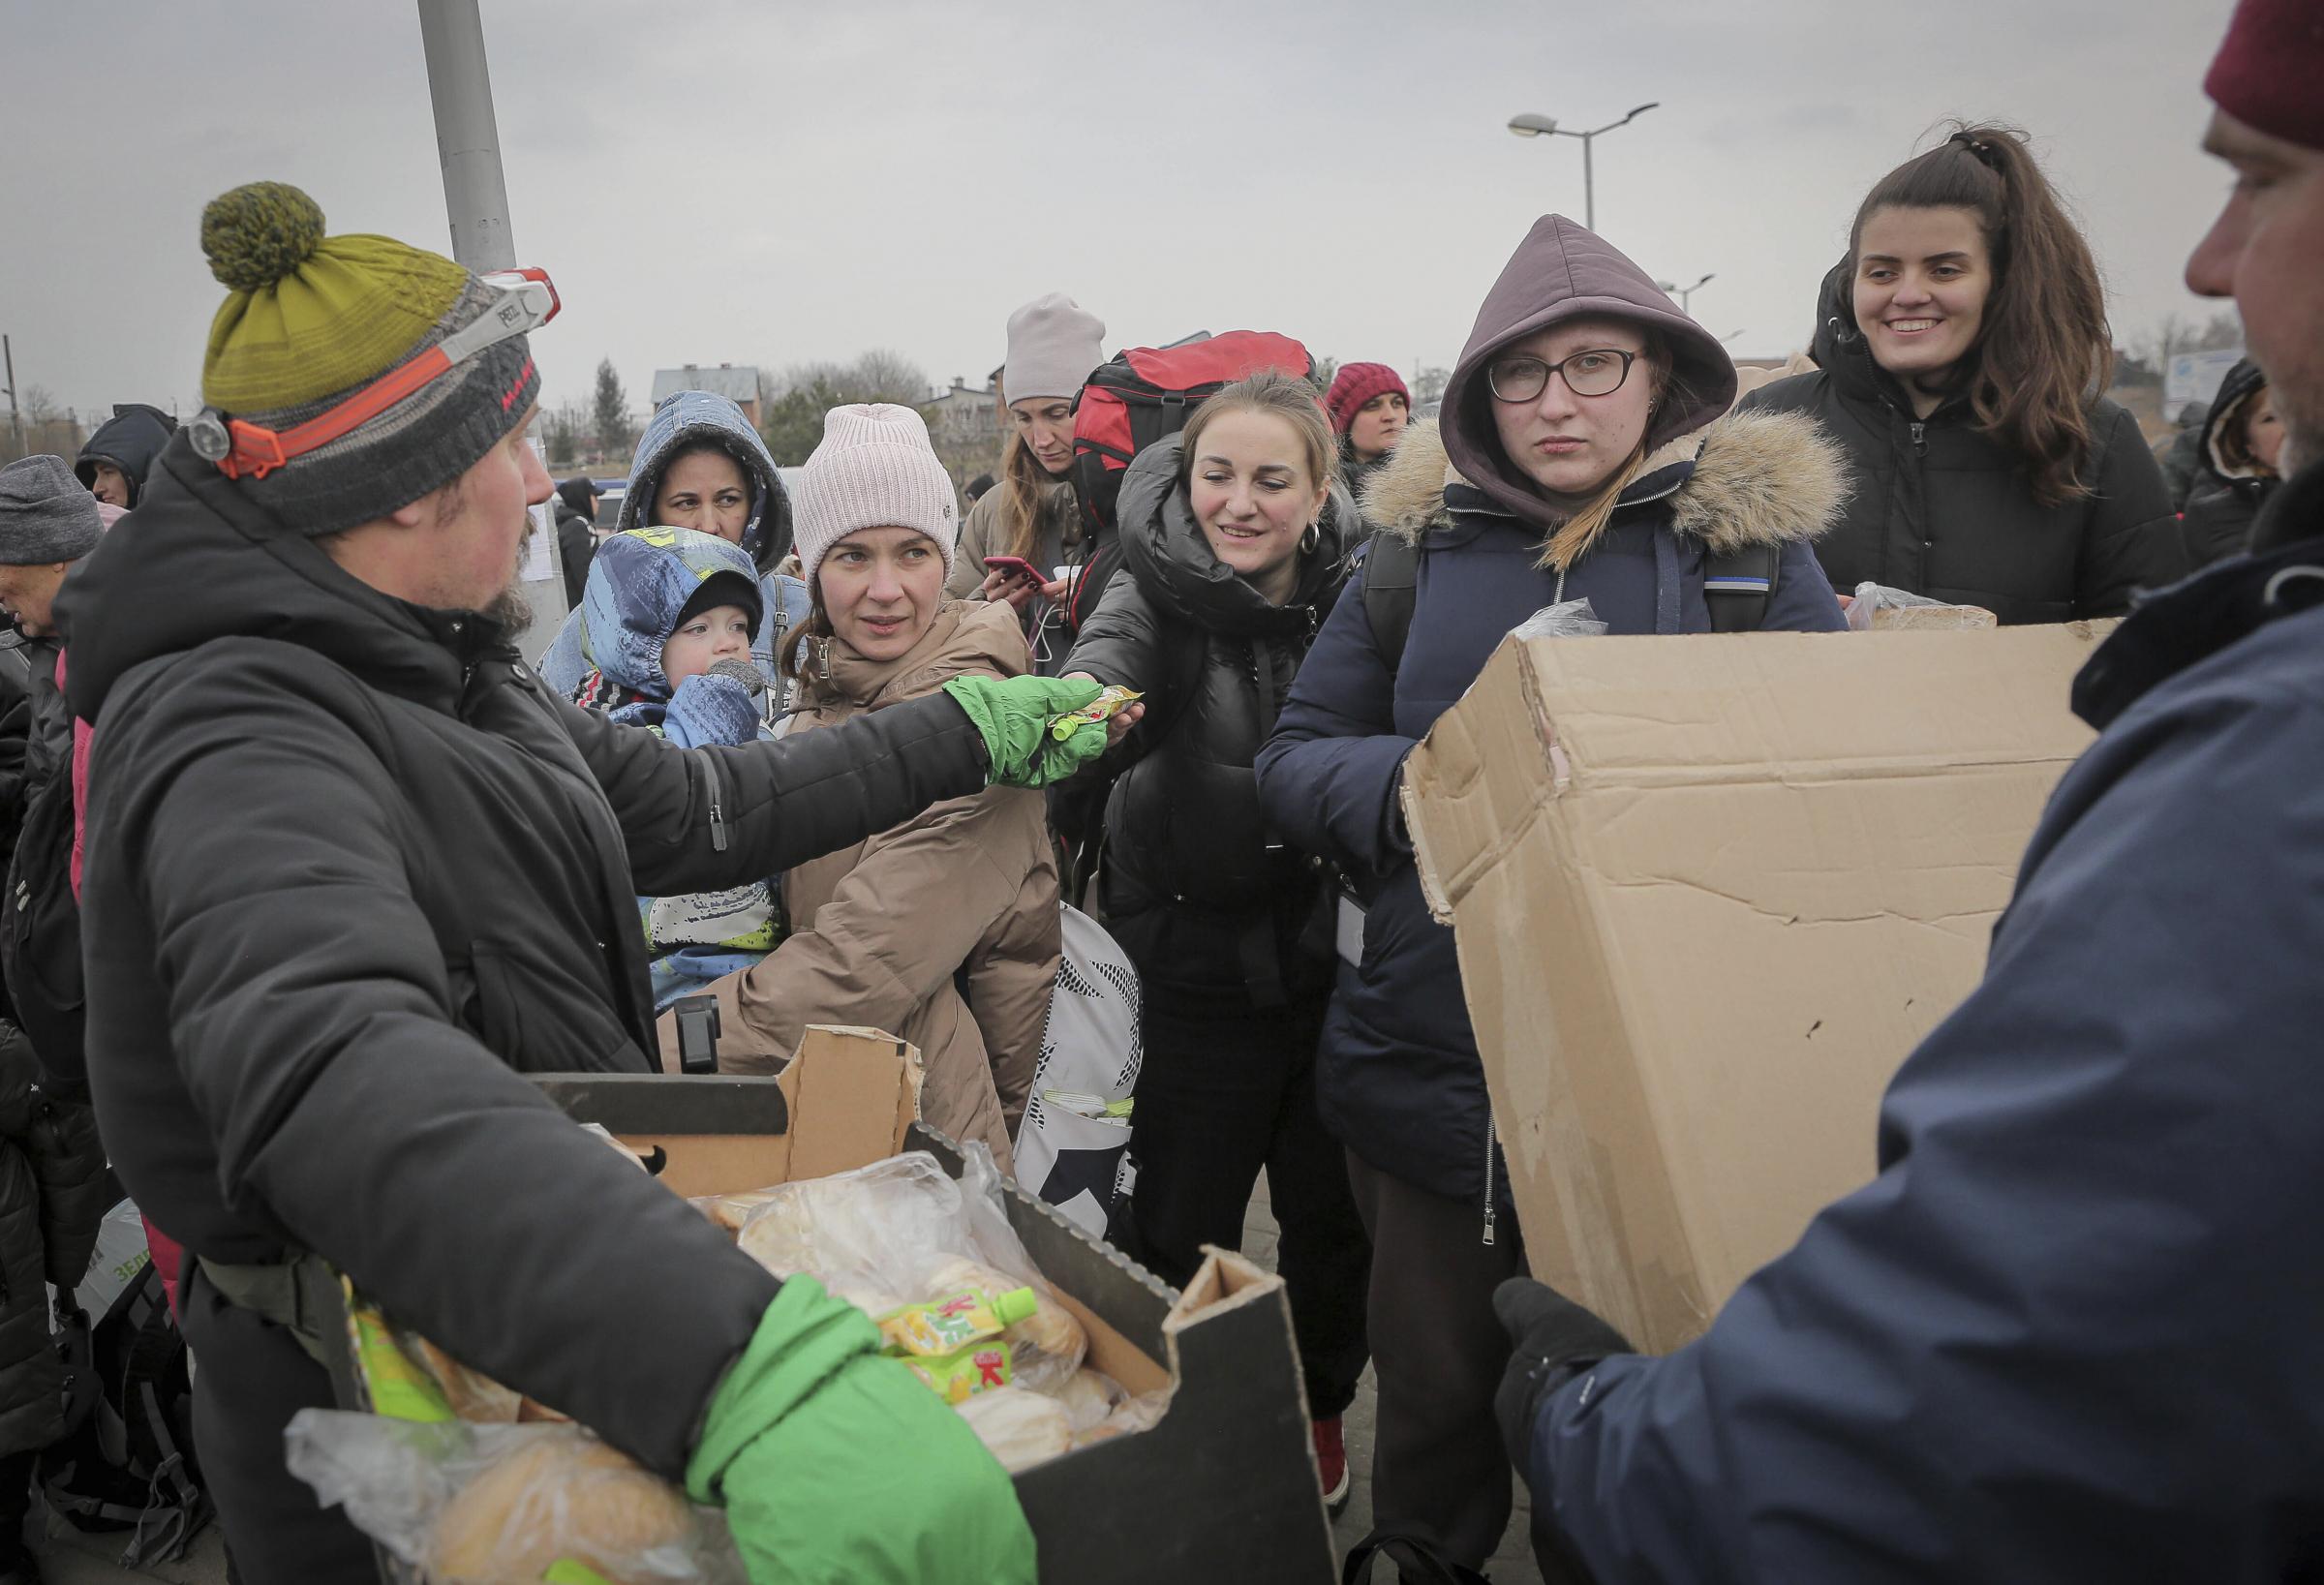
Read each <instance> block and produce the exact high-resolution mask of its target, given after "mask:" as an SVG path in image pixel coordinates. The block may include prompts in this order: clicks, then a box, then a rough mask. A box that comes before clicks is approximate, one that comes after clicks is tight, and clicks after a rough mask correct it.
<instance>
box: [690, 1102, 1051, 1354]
mask: <svg viewBox="0 0 2324 1585" xmlns="http://www.w3.org/2000/svg"><path fill="white" fill-rule="evenodd" d="M963 1157H964V1159H965V1162H966V1166H965V1169H964V1171H963V1174H962V1176H961V1179H960V1181H959V1182H957V1183H956V1182H955V1181H953V1179H952V1177H951V1176H950V1174H947V1173H946V1172H945V1171H944V1169H943V1168H942V1167H940V1166H938V1165H937V1163H936V1159H935V1157H933V1156H932V1155H930V1154H929V1153H928V1152H927V1151H925V1150H913V1151H907V1152H906V1153H904V1154H903V1155H901V1156H894V1157H891V1158H889V1159H888V1160H886V1161H880V1162H874V1163H873V1164H872V1165H871V1166H869V1167H863V1168H858V1169H857V1170H856V1171H854V1172H852V1173H840V1174H834V1175H832V1176H830V1177H819V1178H808V1179H804V1180H802V1181H800V1182H797V1183H786V1184H782V1185H780V1187H778V1188H775V1189H772V1190H769V1191H768V1192H767V1199H766V1202H765V1204H761V1205H760V1206H759V1207H758V1208H757V1209H756V1210H754V1211H752V1212H751V1213H750V1215H749V1217H748V1218H747V1219H746V1220H745V1221H744V1223H743V1230H742V1233H741V1234H740V1235H739V1237H738V1238H737V1240H736V1241H737V1242H738V1243H739V1244H740V1246H741V1247H742V1249H743V1252H744V1253H745V1254H747V1255H749V1256H750V1257H751V1258H752V1259H754V1260H756V1261H757V1262H758V1263H759V1264H760V1265H764V1266H766V1267H767V1268H768V1269H769V1270H771V1271H773V1272H774V1273H775V1274H776V1275H777V1276H789V1275H791V1274H793V1273H794V1272H801V1271H804V1272H807V1273H809V1274H810V1275H811V1276H814V1277H815V1278H817V1279H819V1280H820V1281H821V1282H822V1284H823V1285H824V1287H826V1288H827V1289H829V1290H830V1291H831V1292H832V1293H834V1294H836V1295H839V1296H840V1297H841V1298H844V1299H846V1300H847V1301H848V1302H850V1303H852V1304H854V1305H855V1306H856V1307H857V1308H859V1309H861V1310H863V1311H864V1312H865V1313H867V1314H868V1315H871V1317H872V1318H873V1319H875V1320H876V1319H878V1318H879V1317H881V1316H885V1315H888V1314H891V1313H893V1312H894V1311H896V1310H899V1309H902V1307H904V1306H906V1305H910V1304H918V1303H924V1302H928V1301H931V1300H936V1299H942V1298H946V1297H949V1296H951V1295H956V1294H959V1293H962V1292H964V1291H976V1292H980V1293H984V1294H989V1295H999V1294H1001V1293H1005V1292H1008V1291H1010V1290H1013V1289H1017V1288H1028V1287H1029V1288H1031V1289H1032V1290H1033V1292H1034V1294H1035V1295H1036V1297H1037V1298H1038V1300H1039V1303H1038V1304H1037V1305H1036V1307H1035V1309H1034V1311H1033V1313H1032V1314H1031V1315H1030V1316H1028V1317H1026V1318H1024V1320H1022V1321H1019V1322H1016V1323H1015V1324H1013V1325H1011V1326H1009V1327H1008V1328H1007V1329H1006V1330H1005V1331H1004V1332H1003V1333H1002V1337H1003V1339H1004V1340H1005V1341H1006V1342H1007V1343H1008V1345H1009V1348H1010V1352H1011V1355H1012V1357H1013V1361H1014V1365H1013V1371H1012V1376H1011V1379H1012V1380H1014V1381H1015V1382H1016V1383H1017V1384H1018V1385H1019V1386H1021V1387H1029V1388H1031V1389H1032V1390H1034V1391H1037V1392H1055V1391H1059V1390H1061V1389H1062V1388H1063V1387H1064V1386H1065V1384H1066V1382H1067V1381H1069V1380H1070V1379H1071V1378H1072V1376H1073V1373H1074V1371H1075V1370H1076V1369H1078V1368H1079V1367H1080V1365H1081V1362H1082V1356H1083V1355H1084V1354H1086V1352H1087V1349H1088V1338H1087V1336H1086V1334H1085V1333H1084V1332H1083V1330H1082V1326H1081V1323H1080V1322H1079V1321H1077V1320H1075V1319H1074V1317H1073V1315H1072V1313H1071V1312H1070V1311H1068V1310H1067V1309H1066V1308H1065V1307H1064V1306H1063V1305H1062V1304H1060V1303H1059V1302H1058V1301H1057V1295H1056V1290H1055V1289H1054V1288H1052V1287H1051V1286H1050V1285H1049V1283H1048V1282H1047V1281H1046V1280H1045V1279H1044V1278H1043V1277H1042V1275H1041V1272H1040V1270H1039V1269H1038V1268H1037V1267H1035V1266H1034V1265H1033V1263H1032V1259H1031V1257H1030V1256H1028V1255H1026V1254H1025V1252H1024V1243H1023V1242H1022V1241H1021V1240H1020V1239H1019V1238H1018V1236H1017V1233H1016V1230H1015V1229H1014V1228H1012V1227H1010V1226H1009V1218H1008V1212H1007V1211H1006V1210H1004V1209H1003V1208H1002V1202H1001V1192H1002V1191H1001V1175H1000V1171H999V1169H998V1168H996V1167H995V1166H994V1163H993V1153H992V1151H990V1150H988V1149H986V1148H985V1147H984V1146H983V1145H981V1144H970V1145H967V1146H965V1147H964V1148H963Z"/></svg>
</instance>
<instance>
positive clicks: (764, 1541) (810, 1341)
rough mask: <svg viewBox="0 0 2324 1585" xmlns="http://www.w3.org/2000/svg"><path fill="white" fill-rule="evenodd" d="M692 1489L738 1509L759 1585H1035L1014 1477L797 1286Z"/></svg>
mask: <svg viewBox="0 0 2324 1585" xmlns="http://www.w3.org/2000/svg"><path fill="white" fill-rule="evenodd" d="M686 1491H687V1495H688V1496H689V1497H691V1498H692V1499H693V1500H694V1501H695V1502H697V1503H718V1504H721V1505H722V1506H723V1507H724V1508H725V1509H726V1523H727V1528H728V1529H730V1530H732V1531H733V1532H734V1540H735V1545H736V1547H737V1548H738V1549H740V1551H741V1552H742V1556H743V1563H744V1565H745V1567H746V1568H748V1569H749V1572H750V1579H751V1582H752V1585H889V1582H893V1585H917V1582H921V1581H927V1582H929V1585H953V1582H957V1585H1033V1582H1034V1578H1035V1568H1034V1561H1033V1533H1032V1530H1031V1528H1030V1527H1029V1526H1027V1525H1026V1524H1025V1522H1024V1510H1023V1509H1020V1508H1019V1507H1018V1506H1017V1492H1016V1489H1015V1488H1014V1487H1013V1486H1012V1485H1011V1484H1010V1483H1009V1476H1008V1472H1007V1471H1006V1470H1003V1469H1002V1468H1001V1467H1000V1464H999V1461H998V1460H996V1459H994V1456H993V1455H992V1454H991V1453H990V1452H988V1451H986V1449H985V1445H984V1444H983V1443H981V1442H979V1441H978V1440H977V1439H976V1433H975V1432H974V1431H971V1430H970V1429H969V1428H968V1422H967V1421H966V1420H964V1419H963V1418H961V1417H960V1416H959V1415H958V1414H957V1413H956V1412H954V1411H953V1410H952V1409H951V1408H950V1407H949V1406H948V1405H946V1404H945V1402H944V1401H943V1400H942V1399H941V1398H939V1397H937V1396H936V1395H935V1393H934V1392H933V1391H932V1390H930V1389H929V1387H927V1386H926V1384H924V1383H923V1382H922V1381H921V1380H920V1379H919V1378H918V1377H917V1376H914V1375H913V1374H912V1372H911V1370H910V1368H909V1367H908V1366H906V1365H904V1364H903V1363H902V1361H900V1360H896V1359H888V1358H883V1357H881V1356H880V1354H879V1331H878V1329H877V1328H876V1327H874V1326H872V1325H871V1321H870V1319H869V1318H867V1317H866V1316H865V1314H864V1313H863V1312H862V1311H861V1310H858V1309H857V1308H856V1307H855V1306H854V1305H852V1304H848V1303H845V1302H843V1301H841V1300H840V1299H836V1298H833V1297H832V1296H831V1295H829V1294H827V1293H825V1292H824V1291H823V1285H822V1284H821V1283H819V1282H817V1281H815V1279H814V1278H812V1277H790V1278H786V1279H785V1280H784V1282H783V1285H782V1292H781V1293H780V1294H778V1295H776V1296H775V1302H774V1303H772V1304H770V1305H768V1306H767V1313H766V1315H765V1316H764V1317H763V1318H762V1319H761V1320H760V1321H759V1324H758V1330H757V1332H756V1333H755V1334H753V1335H752V1337H751V1339H750V1344H749V1347H748V1348H746V1349H745V1350H744V1351H743V1354H742V1357H741V1358H739V1359H737V1360H736V1361H735V1362H734V1367H733V1368H732V1369H731V1370H729V1371H728V1372H727V1373H726V1380H725V1381H724V1382H722V1383H720V1384H719V1390H718V1395H717V1396H716V1397H714V1398H713V1399H712V1400H711V1404H710V1414H709V1416H708V1417H706V1418H705V1419H704V1421H703V1428H702V1440H701V1442H700V1443H699V1444H698V1445H697V1446H696V1447H695V1448H694V1455H693V1457H692V1459H691V1460H690V1461H688V1464H687V1469H686Z"/></svg>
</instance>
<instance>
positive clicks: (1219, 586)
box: [1065, 436, 1354, 1005]
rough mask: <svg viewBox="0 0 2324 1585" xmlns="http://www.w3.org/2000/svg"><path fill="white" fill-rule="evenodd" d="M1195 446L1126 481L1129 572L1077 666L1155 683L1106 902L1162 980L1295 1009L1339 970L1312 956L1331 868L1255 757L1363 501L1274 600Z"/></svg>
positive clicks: (1164, 452)
mask: <svg viewBox="0 0 2324 1585" xmlns="http://www.w3.org/2000/svg"><path fill="white" fill-rule="evenodd" d="M1179 455H1180V450H1179V440H1178V437H1177V436H1172V437H1170V438H1169V439H1167V440H1164V441H1160V442H1155V443H1154V444H1153V445H1150V446H1148V447H1147V448H1146V449H1145V450H1144V451H1142V452H1140V453H1139V454H1138V459H1137V461H1136V462H1134V463H1132V464H1131V465H1130V469H1129V472H1128V473H1127V474H1126V475H1124V477H1123V480H1122V487H1121V504H1120V514H1119V515H1120V524H1121V527H1120V535H1121V547H1122V570H1123V574H1124V575H1123V576H1122V577H1119V578H1117V579H1116V580H1115V581H1114V583H1113V584H1112V585H1111V586H1110V587H1109V588H1108V589H1107V591H1106V597H1105V600H1104V602H1103V603H1102V604H1101V605H1100V606H1099V607H1098V609H1097V610H1096V612H1095V613H1094V614H1093V615H1092V616H1091V617H1090V619H1089V621H1088V623H1087V625H1086V626H1085V627H1084V628H1083V630H1082V636H1081V638H1080V639H1079V640H1078V641H1077V642H1076V643H1075V645H1074V648H1073V658H1072V659H1071V661H1070V662H1069V663H1068V664H1067V666H1066V668H1065V669H1066V670H1067V671H1069V672H1073V671H1081V672H1087V673H1088V674H1089V675H1090V676H1092V677H1095V678H1097V679H1098V680H1099V681H1100V682H1104V683H1118V684H1121V685H1122V686H1127V687H1134V688H1137V689H1139V690H1140V691H1142V692H1144V693H1146V694H1147V723H1145V724H1142V725H1140V726H1138V727H1137V728H1135V729H1133V730H1132V732H1131V734H1130V736H1129V738H1128V739H1127V740H1125V741H1124V743H1123V745H1122V747H1121V749H1120V750H1117V752H1118V753H1120V754H1121V756H1122V758H1123V759H1124V760H1127V761H1129V762H1130V763H1129V764H1128V768H1127V769H1126V770H1121V771H1120V772H1119V774H1118V776H1117V777H1116V780H1115V782H1114V788H1113V792H1112V795H1111V796H1110V798H1109V799H1108V801H1107V805H1106V860H1105V866H1104V869H1103V873H1104V875H1105V888H1104V898H1105V906H1106V914H1107V918H1108V920H1109V922H1110V923H1113V924H1114V925H1115V926H1116V933H1117V934H1119V935H1121V936H1122V937H1123V940H1124V944H1125V945H1130V944H1131V943H1132V940H1133V938H1134V939H1135V941H1136V943H1137V944H1136V945H1133V946H1132V951H1133V952H1134V953H1135V954H1136V955H1137V956H1138V958H1139V959H1140V962H1139V970H1140V972H1141V973H1142V974H1144V975H1145V976H1146V977H1147V979H1148V980H1149V981H1152V980H1156V979H1159V980H1160V981H1161V982H1162V983H1163V984H1166V985H1169V986H1172V987H1174V988H1177V989H1180V990H1186V991H1197V992H1200V993H1203V994H1205V995H1206V996H1208V997H1212V998H1215V997H1216V996H1219V995H1221V994H1234V993H1241V994H1244V995H1246V996H1247V997H1248V998H1249V999H1250V1000H1251V1001H1252V1002H1253V1003H1254V1004H1257V1005H1272V1004H1278V1003H1280V1002H1281V1001H1282V1000H1283V999H1284V996H1285V995H1286V994H1297V993H1299V992H1300V991H1318V990H1321V989H1323V988H1325V987H1328V986H1329V985H1330V979H1331V965H1330V958H1329V956H1328V955H1327V954H1322V953H1308V952H1302V951H1300V947H1299V938H1300V934H1301V933H1302V931H1303V929H1304V927H1305V925H1306V922H1307V920H1308V918H1309V916H1310V915H1311V914H1312V913H1313V910H1314V903H1315V898H1316V890H1317V887H1318V885H1319V881H1318V878H1317V872H1316V870H1315V869H1314V867H1313V866H1312V865H1311V864H1310V863H1309V862H1308V860H1307V858H1306V857H1305V856H1304V855H1302V854H1300V853H1298V852H1295V851H1293V850H1291V849H1289V848H1286V847H1285V846H1284V845H1283V844H1282V843H1281V841H1280V840H1279V839H1277V838H1275V836H1274V834H1273V833H1272V831H1271V830H1270V829H1269V823H1268V820H1267V817H1266V816H1265V815H1264V814H1263V813H1262V812H1261V810H1260V808H1259V789H1258V782H1257V779H1256V777H1254V775H1253V773H1252V770H1251V765H1252V762H1253V761H1254V760H1255V759H1257V758H1258V754H1259V749H1260V747H1262V746H1263V745H1264V744H1265V743H1266V742H1267V740H1268V737H1269V734H1270V733H1272V732H1273V730H1274V726H1275V716H1276V714H1277V712H1279V711H1280V710H1281V708H1282V704H1283V700H1284V698H1285V697H1286V696H1287V695H1288V694H1289V693H1290V691H1291V684H1292V679H1293V678H1294V677H1295V676H1297V675H1298V673H1299V669H1300V661H1301V660H1302V659H1303V658H1305V656H1306V654H1307V649H1308V646H1309V645H1311V644H1312V643H1314V641H1315V634H1316V630H1317V629H1318V628H1319V627H1320V626H1321V625H1323V620H1324V618H1325V617H1326V616H1328V615H1330V610H1331V605H1332V602H1333V601H1334V600H1335V599H1336V598H1337V597H1338V595H1339V588H1340V585H1341V583H1342V582H1343V581H1345V579H1346V576H1347V567H1346V562H1347V551H1348V548H1349V547H1348V545H1347V543H1346V540H1345V531H1344V530H1343V528H1342V524H1344V523H1346V522H1348V521H1350V520H1352V519H1353V517H1354V512H1353V508H1352V507H1351V506H1350V505H1349V503H1347V502H1346V500H1345V498H1344V497H1335V499H1334V501H1333V503H1332V506H1331V508H1330V509H1328V510H1327V511H1326V513H1325V518H1324V522H1323V523H1322V524H1321V525H1320V526H1319V529H1318V536H1317V543H1316V545H1315V546H1314V548H1313V549H1311V550H1308V551H1305V552H1303V553H1302V554H1301V556H1300V580H1299V583H1298V586H1297V587H1296V588H1295V589H1294V591H1293V593H1292V595H1291V597H1290V598H1289V599H1288V600H1287V601H1285V602H1284V603H1283V604H1282V605H1269V603H1268V602H1267V601H1266V599H1265V598H1263V597H1262V596H1261V595H1260V594H1259V592H1258V591H1257V590H1256V589H1254V588H1252V587H1251V585H1250V584H1248V583H1246V582H1245V581H1244V580H1243V579H1241V578H1239V577H1238V576H1237V575H1236V574H1235V573H1234V572H1233V571H1232V570H1231V569H1230V568H1228V567H1227V566H1226V565H1225V564H1222V563H1221V562H1220V561H1219V560H1218V558H1217V557H1216V556H1215V555H1213V554H1212V553H1211V550H1210V546H1209V543H1208V540H1206V539H1205V538H1204V536H1203V531H1202V530H1201V528H1200V527H1198V526H1197V525H1196V523H1195V521H1194V515H1193V513H1192V511H1191V510H1190V509H1189V507H1188V505H1187V500H1186V492H1185V490H1184V489H1183V488H1182V487H1180V485H1179V484H1178V479H1177V472H1178V458H1179ZM1197 656H1199V657H1200V658H1199V663H1197V661H1196V659H1195V657H1197ZM1190 684H1191V686H1189V685H1190ZM1156 725H1158V726H1160V727H1161V728H1162V731H1161V733H1160V734H1159V735H1158V736H1154V737H1152V738H1150V739H1149V737H1148V731H1149V728H1150V727H1152V726H1156ZM1149 914H1150V915H1153V916H1154V917H1152V918H1148V919H1146V920H1144V921H1143V922H1141V921H1140V916H1142V915H1149ZM1149 964H1150V966H1149Z"/></svg>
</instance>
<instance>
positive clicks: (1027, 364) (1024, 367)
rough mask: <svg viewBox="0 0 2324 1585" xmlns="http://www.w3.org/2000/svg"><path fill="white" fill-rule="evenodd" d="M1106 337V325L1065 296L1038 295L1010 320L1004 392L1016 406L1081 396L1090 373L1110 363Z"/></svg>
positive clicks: (1002, 377) (1002, 383) (1002, 380)
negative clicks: (1036, 400) (1044, 398)
mask: <svg viewBox="0 0 2324 1585" xmlns="http://www.w3.org/2000/svg"><path fill="white" fill-rule="evenodd" d="M1105 335H1106V324H1105V321H1104V320H1101V319H1099V318H1098V317H1097V316H1096V315H1094V314H1092V313H1090V312H1089V311H1088V310H1087V309H1086V308H1084V307H1083V306H1082V305H1081V304H1079V303H1077V302H1075V301H1074V300H1073V299H1072V298H1071V297H1068V296H1066V295H1065V294H1064V293H1063V292H1061V291H1053V292H1051V293H1050V294H1049V295H1048V296H1046V297H1035V298H1034V299H1033V300H1032V301H1031V302H1029V303H1026V304H1025V305H1024V307H1023V308H1020V309H1019V310H1018V311H1017V312H1016V313H1014V314H1012V315H1010V316H1009V361H1008V362H1006V363H1004V364H1002V365H1001V371H1000V387H1001V389H1002V390H1003V391H1006V392H1007V393H1008V398H1009V400H1010V401H1012V402H1022V401H1024V399H1025V398H1026V397H1028V396H1062V397H1066V398H1072V397H1074V396H1078V395H1080V394H1081V389H1082V387H1083V386H1084V385H1085V384H1086V383H1088V380H1089V371H1090V370H1092V369H1094V368H1096V367H1097V366H1098V365H1099V364H1101V363H1103V362H1105V360H1106V353H1105V348H1104V347H1103V346H1102V345H1101V344H1102V343H1103V342H1104V340H1105Z"/></svg>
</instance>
